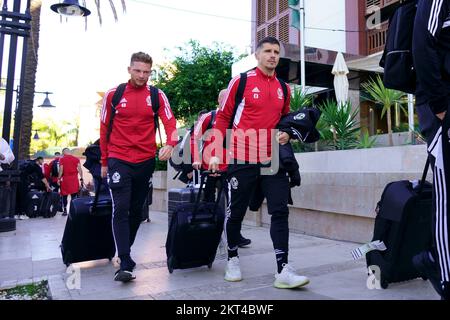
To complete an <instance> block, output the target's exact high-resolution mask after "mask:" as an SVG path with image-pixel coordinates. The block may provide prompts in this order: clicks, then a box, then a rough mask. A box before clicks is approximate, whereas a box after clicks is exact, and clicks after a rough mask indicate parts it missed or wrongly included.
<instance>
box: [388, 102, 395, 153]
mask: <svg viewBox="0 0 450 320" xmlns="http://www.w3.org/2000/svg"><path fill="white" fill-rule="evenodd" d="M386 116H387V127H388V137H389V145H390V146H393V145H394V141H393V140H392V119H391V108H390V107H389V108H388V109H387V110H386Z"/></svg>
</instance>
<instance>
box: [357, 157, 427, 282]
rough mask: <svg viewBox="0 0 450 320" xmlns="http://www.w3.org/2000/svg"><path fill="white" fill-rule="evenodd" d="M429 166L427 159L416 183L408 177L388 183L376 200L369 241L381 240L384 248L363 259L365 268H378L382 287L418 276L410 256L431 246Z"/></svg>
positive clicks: (369, 253)
mask: <svg viewBox="0 0 450 320" xmlns="http://www.w3.org/2000/svg"><path fill="white" fill-rule="evenodd" d="M428 166H429V160H427V164H426V166H425V169H424V173H423V176H422V180H421V181H420V183H418V185H417V186H413V184H412V183H411V182H410V181H408V180H402V181H395V182H391V183H389V184H387V185H386V187H385V189H384V190H383V193H382V195H381V200H380V202H378V205H377V210H376V211H377V216H376V218H375V227H374V234H373V239H372V241H375V240H380V241H383V242H384V244H385V245H386V250H384V251H377V250H374V251H370V252H368V253H367V254H366V262H367V267H368V268H369V267H370V266H378V267H379V269H380V271H381V274H380V279H378V280H379V281H380V285H381V287H382V288H383V289H386V288H387V287H388V285H389V283H393V282H400V281H406V280H411V279H415V278H418V277H420V275H419V272H418V271H417V270H416V269H415V267H414V265H413V263H412V258H413V257H414V256H415V255H416V254H418V253H420V252H421V251H424V250H427V249H429V248H430V247H431V246H432V243H433V240H432V185H431V184H430V183H429V182H427V181H425V178H426V175H427V171H428ZM370 269H371V270H373V268H370ZM372 272H374V271H372Z"/></svg>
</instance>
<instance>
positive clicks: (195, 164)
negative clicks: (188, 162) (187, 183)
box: [192, 162, 202, 170]
mask: <svg viewBox="0 0 450 320" xmlns="http://www.w3.org/2000/svg"><path fill="white" fill-rule="evenodd" d="M201 166H202V164H201V163H200V162H194V163H193V164H192V168H194V170H200V168H201Z"/></svg>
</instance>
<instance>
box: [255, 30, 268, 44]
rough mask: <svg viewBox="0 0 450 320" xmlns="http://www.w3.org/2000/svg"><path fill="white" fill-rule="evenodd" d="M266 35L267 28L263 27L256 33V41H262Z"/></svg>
mask: <svg viewBox="0 0 450 320" xmlns="http://www.w3.org/2000/svg"><path fill="white" fill-rule="evenodd" d="M265 37H266V28H264V29H261V30H259V31H258V32H257V33H256V42H260V41H261V40H262V39H264V38H265Z"/></svg>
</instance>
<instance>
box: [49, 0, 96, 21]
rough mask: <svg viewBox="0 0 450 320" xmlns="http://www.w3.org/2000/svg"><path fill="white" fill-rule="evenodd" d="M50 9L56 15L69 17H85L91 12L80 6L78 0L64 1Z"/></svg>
mask: <svg viewBox="0 0 450 320" xmlns="http://www.w3.org/2000/svg"><path fill="white" fill-rule="evenodd" d="M50 9H52V10H53V11H54V12H56V13H59V14H61V15H64V16H70V17H75V16H77V17H86V16H88V15H90V14H91V11H89V10H88V9H86V8H85V7H83V6H80V4H79V3H78V0H64V1H63V3H56V4H52V5H51V6H50Z"/></svg>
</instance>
